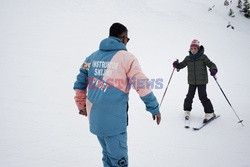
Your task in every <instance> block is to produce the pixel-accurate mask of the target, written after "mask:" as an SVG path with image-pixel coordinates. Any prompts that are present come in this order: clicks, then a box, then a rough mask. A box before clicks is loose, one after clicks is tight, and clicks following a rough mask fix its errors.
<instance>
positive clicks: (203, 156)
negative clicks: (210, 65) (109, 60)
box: [0, 0, 250, 167]
mask: <svg viewBox="0 0 250 167" xmlns="http://www.w3.org/2000/svg"><path fill="white" fill-rule="evenodd" d="M223 3H224V1H216V0H210V1H199V0H175V1H165V0H155V1H151V0H137V1H133V0H126V1H125V0H119V1H118V0H106V1H101V0H96V1H91V0H84V1H81V0H54V1H49V0H34V1H29V0H12V1H7V0H1V1H0V22H1V26H0V79H1V80H0V92H1V94H0V113H1V116H0V132H1V135H0V164H1V166H6V167H21V166H23V167H31V166H36V167H44V166H47V167H64V166H70V167H80V166H86V167H96V166H102V162H101V156H102V155H101V148H100V146H99V143H98V141H97V139H96V137H95V136H94V135H92V134H91V133H90V132H89V129H88V119H86V118H85V117H82V116H80V115H79V114H78V112H77V108H76V106H75V104H74V100H73V96H74V91H73V90H72V87H73V83H74V81H75V77H76V75H77V73H78V68H79V67H80V65H81V64H82V62H83V61H84V59H85V57H86V56H88V55H89V54H90V53H92V52H93V51H95V50H96V49H97V48H98V45H99V42H100V41H101V40H102V39H103V38H106V37H107V36H108V29H109V27H110V25H111V24H112V23H113V22H121V23H123V24H124V25H126V26H127V28H128V29H129V37H130V39H131V40H130V42H129V44H128V46H127V47H128V49H129V51H130V52H131V53H133V54H134V55H135V56H136V57H137V58H138V59H139V61H140V64H141V66H142V69H143V71H144V72H145V74H146V75H147V76H148V77H149V78H152V79H153V78H154V79H156V78H163V79H164V89H165V87H166V85H167V82H168V79H169V77H170V74H171V72H172V62H173V61H174V60H175V59H176V58H178V59H180V60H182V59H184V57H185V56H186V55H187V51H188V47H189V43H190V42H191V40H192V39H195V38H196V39H199V40H200V42H201V43H202V44H203V45H204V47H205V53H206V54H207V55H208V57H209V58H210V59H211V60H212V61H213V62H215V63H216V65H217V66H218V68H219V72H218V76H217V77H218V82H219V83H220V84H221V86H222V88H223V90H224V92H225V93H226V95H227V97H228V98H229V100H230V102H231V104H232V105H233V107H234V109H235V110H236V112H237V114H238V115H239V116H240V118H241V119H243V120H244V121H243V123H244V125H245V126H244V127H242V126H241V125H240V124H238V123H237V121H238V120H237V118H236V116H235V115H234V113H233V111H232V109H231V108H230V106H229V105H228V103H227V102H226V100H225V98H224V96H223V95H222V93H221V92H220V89H219V88H218V86H217V84H216V82H215V81H214V80H213V78H212V77H209V84H208V86H207V91H208V96H209V98H210V99H211V101H212V103H213V105H214V108H215V111H216V113H217V114H220V115H221V117H220V118H219V119H218V120H215V121H214V122H213V123H212V124H210V125H209V126H207V127H205V128H204V129H202V130H201V131H192V130H191V129H185V128H184V127H183V126H184V118H183V111H182V105H183V100H184V98H185V95H186V93H187V88H188V85H187V79H186V75H187V74H186V69H184V70H181V71H180V72H178V73H177V72H175V73H174V75H173V78H172V81H171V83H170V86H169V89H168V92H167V94H166V97H165V99H164V102H163V104H162V107H161V112H162V122H161V124H160V125H159V126H157V125H156V123H155V122H154V121H152V118H151V115H150V114H149V113H147V112H146V111H145V106H144V104H143V102H142V101H141V100H140V98H139V97H138V95H137V94H136V92H135V91H134V90H132V91H131V93H130V102H129V104H130V110H129V126H128V145H129V163H130V166H132V167H152V166H157V167H166V166H172V167H183V166H185V167H189V166H190V167H191V166H192V167H199V166H203V167H212V166H228V167H235V166H237V167H247V166H250V160H249V156H250V146H249V141H250V133H249V132H250V128H249V121H250V114H249V111H248V110H249V108H250V104H249V101H248V100H249V98H250V85H249V81H250V75H249V69H248V62H249V61H250V57H249V51H248V48H249V46H250V41H249V33H250V22H249V19H247V18H244V17H242V16H241V14H240V13H239V12H238V9H237V8H236V4H237V1H236V0H234V1H233V4H231V5H230V6H229V7H225V6H224V5H223ZM213 5H215V7H214V8H213V10H212V11H210V12H208V8H209V7H212V6H213ZM230 8H232V9H233V10H234V12H235V15H236V17H235V18H230V17H229V16H228V15H227V13H228V11H229V9H230ZM228 22H231V24H232V25H233V26H234V27H235V30H232V29H230V28H226V26H227V24H228ZM164 89H155V90H153V91H154V93H155V95H156V96H157V98H158V101H160V100H161V97H162V94H163V92H164ZM203 116H204V113H203V107H202V105H201V103H200V102H199V99H198V96H197V95H196V97H195V99H194V104H193V111H192V116H191V126H196V125H199V123H200V122H201V121H202V119H203Z"/></svg>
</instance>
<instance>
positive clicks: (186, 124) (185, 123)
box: [184, 116, 190, 129]
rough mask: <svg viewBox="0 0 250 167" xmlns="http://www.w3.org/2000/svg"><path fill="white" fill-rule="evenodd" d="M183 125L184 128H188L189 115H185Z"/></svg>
mask: <svg viewBox="0 0 250 167" xmlns="http://www.w3.org/2000/svg"><path fill="white" fill-rule="evenodd" d="M184 127H185V128H186V129H188V128H190V120H189V116H186V117H185V122H184Z"/></svg>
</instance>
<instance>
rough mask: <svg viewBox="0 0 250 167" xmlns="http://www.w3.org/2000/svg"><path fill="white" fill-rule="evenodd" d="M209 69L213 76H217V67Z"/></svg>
mask: <svg viewBox="0 0 250 167" xmlns="http://www.w3.org/2000/svg"><path fill="white" fill-rule="evenodd" d="M209 71H210V75H211V76H215V75H216V73H217V70H216V69H210V70H209Z"/></svg>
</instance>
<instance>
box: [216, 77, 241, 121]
mask: <svg viewBox="0 0 250 167" xmlns="http://www.w3.org/2000/svg"><path fill="white" fill-rule="evenodd" d="M213 77H214V80H215V81H216V83H217V85H218V86H219V88H220V90H221V92H222V94H223V95H224V97H225V98H226V100H227V102H228V104H229V105H230V107H231V108H232V110H233V112H234V114H235V115H236V117H237V118H238V120H239V122H238V123H241V125H242V126H244V125H243V123H242V122H243V120H242V119H240V117H239V116H238V114H237V113H236V112H235V110H234V108H233V106H232V105H231V103H230V102H229V100H228V98H227V96H226V95H225V93H224V91H223V90H222V88H221V86H220V84H219V83H218V81H217V78H216V77H215V76H213Z"/></svg>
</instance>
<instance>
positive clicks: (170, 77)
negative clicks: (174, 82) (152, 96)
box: [159, 68, 175, 108]
mask: <svg viewBox="0 0 250 167" xmlns="http://www.w3.org/2000/svg"><path fill="white" fill-rule="evenodd" d="M174 70H175V68H173V71H172V73H171V76H170V78H169V80H168V85H167V87H166V89H165V91H164V94H163V96H162V98H161V103H160V107H161V104H162V102H163V99H164V97H165V95H166V92H167V90H168V86H169V84H170V81H171V79H172V76H173V74H174ZM160 107H159V108H160Z"/></svg>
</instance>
